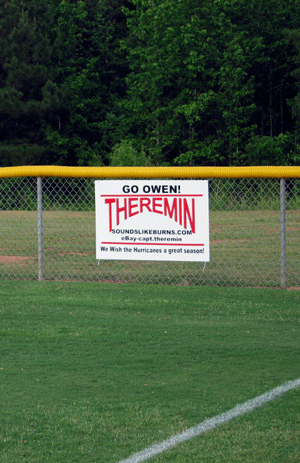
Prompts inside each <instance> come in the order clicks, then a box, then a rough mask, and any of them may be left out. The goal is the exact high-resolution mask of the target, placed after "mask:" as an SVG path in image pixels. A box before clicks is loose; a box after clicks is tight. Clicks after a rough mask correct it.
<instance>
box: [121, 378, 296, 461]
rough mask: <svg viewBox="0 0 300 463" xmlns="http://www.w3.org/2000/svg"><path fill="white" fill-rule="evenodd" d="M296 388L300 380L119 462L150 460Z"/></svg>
mask: <svg viewBox="0 0 300 463" xmlns="http://www.w3.org/2000/svg"><path fill="white" fill-rule="evenodd" d="M296 387H300V378H299V379H296V380H295V381H289V382H287V383H284V384H282V385H281V386H278V387H275V389H272V390H271V391H269V392H266V393H265V394H262V395H260V396H258V397H255V398H254V399H251V400H248V401H247V402H245V403H243V404H239V405H236V406H235V407H234V408H232V409H231V410H229V411H228V412H225V413H221V414H220V415H217V416H215V417H213V418H210V419H208V420H205V421H202V423H200V424H198V425H197V426H194V427H193V428H190V429H187V430H186V431H184V432H183V433H181V434H177V435H176V436H173V437H171V438H170V439H167V440H164V441H163V442H161V443H160V444H154V445H152V447H149V448H147V449H144V450H142V451H141V452H138V453H135V454H133V455H131V456H130V457H129V458H126V459H125V460H122V461H119V463H140V462H142V461H146V460H149V459H150V458H152V457H154V456H155V455H158V454H160V453H162V452H164V451H165V450H168V449H170V448H171V447H174V446H175V445H177V444H180V443H181V442H184V441H186V440H190V439H192V438H194V437H196V436H199V434H202V433H203V432H206V431H209V430H210V429H213V428H216V427H217V426H219V425H220V424H222V423H226V422H227V421H230V420H232V418H235V417H237V416H240V415H244V414H245V413H248V412H251V411H252V410H254V409H255V408H258V407H262V406H263V405H265V404H266V403H268V402H270V401H271V400H274V399H276V397H278V396H280V395H282V394H284V393H285V392H288V391H290V390H291V389H295V388H296Z"/></svg>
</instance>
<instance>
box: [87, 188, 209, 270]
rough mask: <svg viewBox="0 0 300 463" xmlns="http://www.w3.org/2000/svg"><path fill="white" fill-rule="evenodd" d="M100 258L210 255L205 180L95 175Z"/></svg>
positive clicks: (180, 258) (204, 258)
mask: <svg viewBox="0 0 300 463" xmlns="http://www.w3.org/2000/svg"><path fill="white" fill-rule="evenodd" d="M95 195H96V259H99V260H102V259H105V260H170V261H198V262H199V261H200V262H208V261H209V204H208V181H207V180H97V181H96V182H95Z"/></svg>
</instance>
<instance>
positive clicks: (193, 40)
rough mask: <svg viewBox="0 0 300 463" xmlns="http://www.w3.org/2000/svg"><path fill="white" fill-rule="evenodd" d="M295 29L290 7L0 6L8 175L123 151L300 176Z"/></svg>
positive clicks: (104, 2) (53, 1) (158, 160)
mask: <svg viewBox="0 0 300 463" xmlns="http://www.w3.org/2000/svg"><path fill="white" fill-rule="evenodd" d="M299 21H300V4H299V2H296V3H295V2H294V1H293V0H283V1H282V2H281V3H280V4H279V3H278V1H277V0H268V1H266V2H261V0H253V1H251V2H249V1H246V0H215V1H214V2H212V1H210V0H203V1H202V2H200V3H199V2H196V1H195V0H179V1H177V2H174V1H172V0H157V1H155V2H149V1H148V0H131V1H129V0H101V1H100V0H85V1H83V0H78V1H73V0H41V1H37V0H28V1H26V2H23V1H22V0H10V1H7V0H0V165H2V166H6V165H17V164H30V163H31V164H38V163H46V164H49V163H56V164H71V165H104V164H107V163H109V162H110V153H111V152H112V149H113V147H114V146H116V145H118V144H120V143H121V144H122V140H132V143H133V145H132V146H134V147H135V149H136V150H137V153H139V154H138V156H140V153H142V152H144V153H145V156H146V157H147V158H151V162H152V163H153V164H156V165H158V164H159V165H166V164H167V165H168V164H179V165H207V164H209V165H240V164H245V163H246V164H255V163H257V162H260V163H262V164H266V163H271V164H273V163H276V164H286V163H290V164H295V163H296V164H297V163H299V148H298V146H299V144H300V143H299V133H300V132H299V127H300V123H299V121H300V110H299V108H300V97H299V76H300V72H299V63H300V58H299V56H300V45H299V44H300V32H299ZM266 137H268V138H266ZM268 140H269V142H270V143H267V141H268ZM284 140H288V141H284ZM282 144H283V145H284V147H282V148H280V146H282ZM264 148H265V149H266V155H264V152H263V150H264ZM272 153H273V154H272ZM252 156H253V157H252ZM273 156H274V157H273ZM136 162H139V163H141V162H144V161H141V160H139V161H135V163H136ZM147 162H148V161H147Z"/></svg>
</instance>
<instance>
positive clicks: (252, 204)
mask: <svg viewBox="0 0 300 463" xmlns="http://www.w3.org/2000/svg"><path fill="white" fill-rule="evenodd" d="M95 180H96V179H91V178H56V177H44V178H42V179H41V178H35V177H29V178H27V177H24V178H4V179H0V278H1V279H10V280H12V279H24V280H36V279H40V280H41V279H43V280H61V281H98V282H108V283H118V282H120V283H140V282H142V283H161V284H176V285H222V286H265V287H280V286H282V287H299V286H300V214H299V212H300V179H287V180H285V181H282V180H279V179H270V178H268V179H267V178H265V179H264V178H258V179H255V178H254V179H243V178H240V179H232V178H231V179H230V178H211V179H209V191H210V245H211V260H210V262H208V263H206V265H205V264H204V263H203V262H199V263H198V262H197V263H195V262H152V261H151V262H149V261H146V262H140V261H100V262H97V261H96V258H95V192H94V182H95ZM39 182H40V191H41V192H42V209H41V208H40V210H39V208H38V200H37V191H38V188H37V185H38V183H39ZM283 186H284V189H283ZM39 214H40V218H41V217H42V222H43V230H41V229H40V230H39V225H38V217H39ZM41 231H42V232H43V233H42V241H41Z"/></svg>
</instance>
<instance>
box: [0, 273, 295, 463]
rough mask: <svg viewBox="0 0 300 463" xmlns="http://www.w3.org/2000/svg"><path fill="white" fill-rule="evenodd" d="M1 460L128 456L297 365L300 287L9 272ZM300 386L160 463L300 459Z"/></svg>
mask: <svg viewBox="0 0 300 463" xmlns="http://www.w3.org/2000/svg"><path fill="white" fill-rule="evenodd" d="M0 300H1V306H0V316H1V325H0V352H1V357H0V368H1V369H0V397H1V414H0V461H1V463H15V462H18V463H19V462H28V463H37V462H43V463H44V462H52V463H54V462H55V463H66V462H80V463H81V462H84V463H92V462H95V463H96V462H97V463H117V462H118V461H120V460H122V459H124V458H127V457H129V456H130V455H131V454H133V453H135V452H138V451H141V450H143V449H144V448H145V447H148V446H151V445H152V444H154V443H159V442H161V441H162V440H163V439H167V438H169V437H171V436H172V435H175V434H176V433H180V432H182V431H183V430H185V429H187V428H189V427H192V426H195V425H197V424H199V423H200V422H202V421H203V420H205V419H206V418H211V417H214V416H216V415H217V414H220V413H222V412H225V411H228V410H230V409H231V408H233V407H234V406H235V405H236V404H238V403H243V402H245V401H247V400H249V399H251V398H254V397H256V396H258V395H260V394H263V393H264V392H266V391H269V390H270V389H272V388H274V387H276V386H279V385H281V384H282V383H284V382H286V381H289V380H295V379H298V378H299V377H300V344H299V335H300V312H299V307H300V293H299V292H297V291H294V292H292V291H280V290H271V289H243V288H209V287H183V286H169V287H166V286H159V285H151V286H146V285H120V284H119V285H107V284H99V283H56V282H44V283H38V282H18V281H17V282H4V281H0ZM299 441H300V391H299V390H293V391H291V392H288V393H286V394H285V395H283V396H281V397H280V398H278V399H276V400H275V401H274V402H270V403H269V404H267V405H266V406H265V407H263V408H261V409H257V410H255V411H253V412H251V413H249V414H247V415H245V416H241V417H239V418H236V419H234V420H232V421H230V422H228V423H227V424H224V425H222V426H220V427H219V428H216V429H214V430H212V431H209V432H207V433H205V434H202V435H201V436H199V437H197V438H195V439H193V440H192V441H188V442H186V443H183V444H180V445H179V446H177V447H175V448H173V449H171V450H168V451H167V452H165V453H163V454H161V455H159V456H157V457H155V458H153V459H152V460H151V461H152V462H153V463H162V462H173V463H199V462H228V463H229V462H230V463H231V462H240V463H242V462H253V461H255V462H288V463H292V462H293V463H294V462H299V461H300V448H299Z"/></svg>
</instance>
